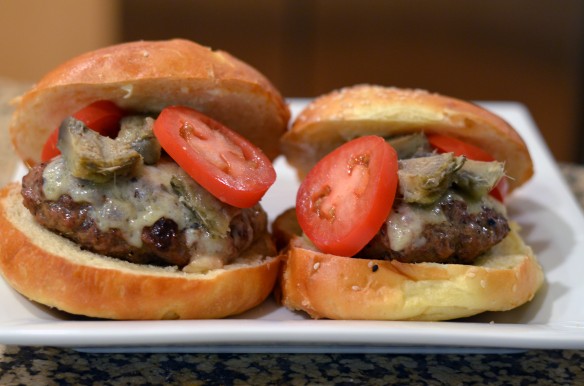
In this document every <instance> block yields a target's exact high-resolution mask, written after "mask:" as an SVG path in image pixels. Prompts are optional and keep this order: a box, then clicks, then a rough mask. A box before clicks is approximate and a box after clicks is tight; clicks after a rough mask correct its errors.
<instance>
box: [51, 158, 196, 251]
mask: <svg viewBox="0 0 584 386" xmlns="http://www.w3.org/2000/svg"><path fill="white" fill-rule="evenodd" d="M179 173H183V172H182V170H181V169H180V168H179V167H178V165H176V164H175V163H173V162H160V163H159V164H158V165H157V166H156V167H151V166H144V167H143V169H142V170H141V171H140V175H139V176H138V177H139V178H134V179H128V178H123V179H122V178H120V179H117V180H116V179H114V180H113V181H111V182H107V183H93V182H91V181H87V180H82V179H79V178H75V177H73V176H71V174H70V173H68V172H67V170H66V167H65V164H64V162H63V161H62V159H61V158H60V157H59V158H57V159H55V160H54V161H53V162H51V163H50V164H48V165H47V167H46V168H45V170H44V172H43V180H44V183H43V191H44V194H45V197H46V198H47V199H49V200H57V199H58V198H59V197H60V196H61V195H63V194H68V195H69V196H71V198H72V199H73V200H74V201H76V202H88V203H90V204H91V205H92V208H91V211H90V213H89V216H90V217H91V218H93V219H94V220H95V222H96V225H97V226H98V228H99V229H100V230H102V231H105V230H108V229H119V230H120V231H122V233H123V235H124V238H125V239H126V241H127V242H128V243H129V244H130V245H133V246H136V247H140V246H141V245H142V240H141V234H142V229H143V228H144V227H147V226H151V225H152V224H154V223H155V222H156V221H157V220H158V219H160V218H161V217H165V218H167V219H171V220H173V221H174V222H175V223H176V224H177V225H178V228H179V229H184V228H187V227H189V226H191V225H192V224H193V222H194V221H195V219H194V218H193V215H192V213H191V212H190V211H189V210H188V209H187V208H186V207H185V206H184V205H182V204H181V203H180V201H179V199H178V197H177V196H176V195H175V194H174V193H173V192H172V188H171V186H170V179H171V178H172V176H173V174H179Z"/></svg>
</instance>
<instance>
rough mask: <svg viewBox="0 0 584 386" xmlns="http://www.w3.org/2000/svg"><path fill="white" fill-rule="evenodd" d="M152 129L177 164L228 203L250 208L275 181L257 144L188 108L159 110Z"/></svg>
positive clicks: (272, 169) (268, 164)
mask: <svg viewBox="0 0 584 386" xmlns="http://www.w3.org/2000/svg"><path fill="white" fill-rule="evenodd" d="M153 131H154V135H155V136H156V138H157V139H158V141H159V142H160V145H161V146H162V148H163V149H164V150H165V151H166V152H167V153H168V154H169V155H170V156H171V157H172V158H173V159H174V161H175V162H176V163H177V164H179V165H180V166H181V168H183V169H184V170H185V171H186V172H187V173H188V174H189V175H190V176H191V177H192V178H193V179H194V180H195V181H197V182H198V183H199V184H201V186H203V187H204V188H205V189H207V190H208V191H209V192H210V193H211V194H213V195H214V196H215V197H217V198H218V199H220V200H221V201H223V202H225V203H227V204H230V205H233V206H236V207H239V208H248V207H251V206H253V205H255V204H256V203H257V202H258V201H259V200H260V199H261V198H262V196H263V195H264V194H265V193H266V191H267V190H268V188H269V187H270V186H271V185H272V184H273V183H274V181H275V180H276V171H275V170H274V167H273V166H272V163H271V162H270V160H269V159H268V158H267V157H266V155H265V154H264V153H263V152H262V151H261V150H260V149H259V148H257V147H256V146H254V145H253V144H252V143H251V142H249V141H248V140H247V139H245V138H244V137H242V136H241V135H239V134H237V133H235V132H234V131H232V130H230V129H228V128H227V127H225V126H223V125H222V124H221V123H219V122H217V121H215V120H213V119H211V118H209V117H207V116H206V115H203V114H201V113H200V112H198V111H196V110H193V109H191V108H188V107H183V106H171V107H167V108H165V109H163V110H162V112H161V113H160V115H159V116H158V118H157V119H156V121H155V122H154V128H153Z"/></svg>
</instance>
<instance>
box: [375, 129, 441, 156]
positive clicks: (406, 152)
mask: <svg viewBox="0 0 584 386" xmlns="http://www.w3.org/2000/svg"><path fill="white" fill-rule="evenodd" d="M386 141H387V142H388V143H389V144H390V145H391V146H392V147H393V148H394V149H395V151H396V153H397V158H398V159H407V158H413V157H417V156H421V155H427V154H429V153H431V150H430V144H429V142H428V139H427V138H426V136H425V135H424V133H415V134H406V135H400V136H397V137H392V138H388V139H386Z"/></svg>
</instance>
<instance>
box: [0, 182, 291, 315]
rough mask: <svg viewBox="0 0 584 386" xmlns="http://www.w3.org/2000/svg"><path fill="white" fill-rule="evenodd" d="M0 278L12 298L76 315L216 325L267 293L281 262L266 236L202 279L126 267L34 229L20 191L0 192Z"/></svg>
mask: <svg viewBox="0 0 584 386" xmlns="http://www.w3.org/2000/svg"><path fill="white" fill-rule="evenodd" d="M0 234H2V237H1V238H0V271H1V272H2V275H3V276H4V279H5V280H6V281H7V282H8V283H9V284H10V285H11V286H12V287H13V288H14V289H16V290H17V291H18V292H20V293H21V294H23V295H24V296H26V297H27V298H29V299H31V300H34V301H36V302H39V303H42V304H45V305H47V306H49V307H55V308H58V309H60V310H63V311H66V312H69V313H72V314H79V315H86V316H91V317H97V318H108V319H202V318H221V317H225V316H228V315H234V314H238V313H241V312H243V311H245V310H248V309H250V308H252V307H254V306H256V305H258V304H259V303H261V302H262V301H263V300H264V299H265V298H266V297H267V296H268V295H269V294H270V292H271V291H272V288H273V286H274V283H275V281H276V277H277V273H278V270H279V265H280V259H279V258H278V257H267V256H275V254H276V253H275V248H274V245H273V243H272V242H271V240H270V239H269V237H268V236H267V235H265V237H263V238H262V239H260V240H259V241H258V242H256V244H255V245H253V246H252V247H251V248H250V249H249V250H248V251H246V253H245V255H244V256H242V257H241V258H240V259H238V260H237V261H236V262H235V263H233V264H230V265H227V266H225V267H224V268H223V269H217V270H213V271H210V272H208V273H206V274H193V273H185V272H182V271H180V270H178V269H177V268H174V267H167V268H161V267H155V266H145V265H138V264H132V263H127V262H124V261H121V260H117V259H113V258H108V257H106V256H101V255H97V254H94V253H91V252H87V251H83V250H81V249H80V248H79V247H78V246H77V245H76V244H75V243H73V242H71V241H69V240H67V239H64V238H62V237H60V236H58V235H56V234H54V233H52V232H50V231H47V230H46V229H44V228H43V227H41V226H40V225H38V224H37V223H36V222H35V221H34V219H33V218H32V216H31V214H30V213H29V212H28V210H27V209H26V208H25V207H24V206H23V205H22V198H21V196H20V185H18V184H16V183H13V184H10V185H8V186H7V187H5V188H3V189H2V190H1V191H0Z"/></svg>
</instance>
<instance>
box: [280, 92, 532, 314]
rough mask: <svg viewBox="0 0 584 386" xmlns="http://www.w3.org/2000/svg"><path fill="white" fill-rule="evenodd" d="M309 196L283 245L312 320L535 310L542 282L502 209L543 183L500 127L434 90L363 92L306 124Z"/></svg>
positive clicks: (289, 302)
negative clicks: (531, 306) (532, 304)
mask: <svg viewBox="0 0 584 386" xmlns="http://www.w3.org/2000/svg"><path fill="white" fill-rule="evenodd" d="M282 151H283V153H284V155H285V156H286V158H287V160H288V162H289V164H290V165H291V166H293V167H294V168H296V170H297V171H298V176H299V178H300V179H301V185H300V188H299V191H298V194H297V198H296V206H295V208H291V209H289V210H287V211H285V212H284V213H283V214H281V215H279V216H278V217H277V218H276V220H275V221H274V224H273V233H274V237H275V239H276V241H277V244H278V246H279V248H281V250H282V255H283V256H284V262H283V269H282V274H281V278H280V285H279V289H278V292H279V296H280V301H281V302H282V304H283V305H284V306H286V307H287V308H289V309H291V310H298V311H303V312H306V313H307V314H308V315H310V316H311V317H313V318H329V319H375V320H429V321H437V320H448V319H456V318H462V317H468V316H471V315H475V314H478V313H482V312H484V311H504V310H509V309H512V308H515V307H518V306H520V305H522V304H524V303H526V302H528V301H530V300H531V299H532V298H533V297H534V296H535V293H536V292H537V290H538V289H539V288H540V286H541V285H542V282H543V272H542V269H541V267H540V265H539V263H538V261H537V259H536V257H535V256H534V253H533V251H532V249H531V248H530V247H529V246H528V245H526V244H525V243H524V241H523V240H522V238H521V236H520V234H519V226H518V224H516V223H515V222H513V220H512V219H510V218H509V216H508V213H507V210H506V207H505V199H506V197H507V196H508V195H509V194H510V193H511V192H513V191H514V190H515V189H517V188H519V187H520V186H521V185H522V184H524V183H525V182H527V181H528V180H529V179H530V177H531V176H532V174H533V164H532V161H531V158H530V155H529V151H528V149H527V147H526V145H525V143H524V142H523V140H522V139H521V137H520V136H519V135H518V133H517V132H516V131H515V130H514V129H513V128H512V127H511V126H510V125H509V124H508V123H507V122H505V121H504V120H503V119H501V118H500V117H498V116H496V115H494V114H492V113H491V112H489V111H487V110H485V109H483V108H481V107H479V106H477V105H475V104H472V103H468V102H465V101H462V100H458V99H455V98H451V97H446V96H443V95H438V94H434V93H430V92H427V91H424V90H413V89H399V88H390V87H381V86H374V85H356V86H353V87H347V88H343V89H340V90H335V91H333V92H331V93H329V94H327V95H324V96H321V97H319V98H317V99H316V100H314V101H313V102H312V103H310V104H309V105H308V106H307V107H306V108H305V109H304V110H303V111H301V112H300V114H299V116H298V117H297V119H296V120H295V121H294V122H293V124H292V126H291V129H290V130H289V131H288V132H287V133H286V134H285V135H284V136H283V138H282Z"/></svg>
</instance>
